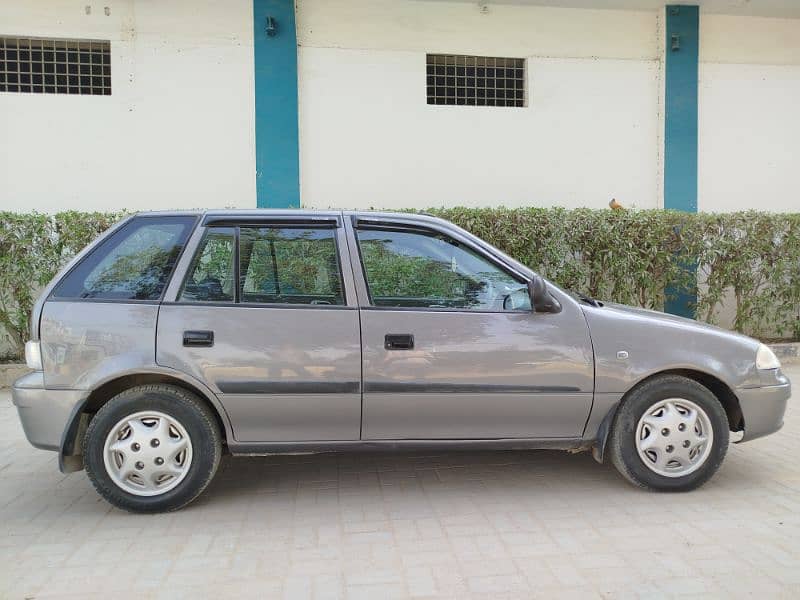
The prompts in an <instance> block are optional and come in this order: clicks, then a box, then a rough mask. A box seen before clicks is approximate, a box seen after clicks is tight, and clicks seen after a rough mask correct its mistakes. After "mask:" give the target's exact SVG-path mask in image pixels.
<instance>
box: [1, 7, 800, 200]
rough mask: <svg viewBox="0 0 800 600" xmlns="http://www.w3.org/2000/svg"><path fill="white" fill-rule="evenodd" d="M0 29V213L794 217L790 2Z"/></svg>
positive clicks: (34, 24) (5, 23) (795, 82)
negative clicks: (266, 209)
mask: <svg viewBox="0 0 800 600" xmlns="http://www.w3.org/2000/svg"><path fill="white" fill-rule="evenodd" d="M0 38H2V40H3V42H2V44H3V46H2V48H0V51H2V53H3V57H2V61H3V62H0V72H2V76H3V77H4V80H2V81H0V209H3V210H15V211H30V210H39V211H46V212H54V211H58V210H64V209H76V210H112V209H122V208H125V209H129V210H136V209H158V208H195V207H227V206H231V207H247V208H252V207H256V206H278V207H280V206H297V205H302V206H306V207H314V208H327V207H334V208H340V207H341V208H361V207H375V208H388V209H391V208H401V207H402V208H407V207H417V208H425V207H434V206H453V205H467V206H493V205H505V206H565V207H579V206H587V207H594V208H601V207H605V206H607V204H608V202H609V200H610V199H611V198H616V199H617V200H618V201H619V202H620V203H622V204H623V205H624V206H629V207H631V206H635V207H639V208H662V207H666V208H677V209H681V210H701V211H732V210H743V209H749V208H757V209H767V210H774V211H798V210H800V197H798V193H797V185H796V176H795V170H796V166H795V165H796V164H797V163H798V159H800V117H798V107H799V106H800V2H796V1H794V0H749V1H747V2H743V1H742V0H705V1H696V2H694V3H692V4H685V5H671V4H666V3H664V2H662V1H658V0H607V1H601V0H598V1H596V2H593V1H590V0H539V1H535V0H531V1H526V0H509V1H501V0H496V1H489V2H476V1H472V0H470V1H458V0H453V1H447V0H295V1H294V2H292V0H224V1H223V0H217V1H214V0H191V1H190V0H159V1H152V0H106V1H105V2H103V3H100V4H95V3H92V0H80V1H78V0H41V1H38V2H19V1H11V0H6V1H4V2H2V3H0ZM26 57H27V58H26ZM86 57H88V58H86ZM73 63H75V64H73Z"/></svg>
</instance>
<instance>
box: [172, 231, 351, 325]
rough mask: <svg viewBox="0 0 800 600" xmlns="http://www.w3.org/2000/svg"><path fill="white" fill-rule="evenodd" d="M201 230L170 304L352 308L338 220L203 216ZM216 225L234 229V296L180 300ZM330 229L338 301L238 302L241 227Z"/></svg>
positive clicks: (327, 308) (239, 295)
mask: <svg viewBox="0 0 800 600" xmlns="http://www.w3.org/2000/svg"><path fill="white" fill-rule="evenodd" d="M202 228H203V233H202V235H201V236H200V239H199V240H198V242H197V244H196V245H195V246H194V248H193V254H192V257H191V260H190V261H189V263H188V264H187V266H186V270H185V271H184V273H183V277H182V281H181V284H180V287H178V289H177V292H176V294H175V301H174V302H171V304H177V305H184V306H219V307H242V308H298V309H323V310H335V309H346V310H352V309H353V308H354V307H353V306H350V303H349V300H350V298H349V296H348V293H347V282H346V280H345V273H344V269H343V266H342V248H341V245H340V244H339V231H340V230H341V225H340V224H339V221H338V219H336V220H334V219H319V220H309V219H292V218H286V219H282V218H278V219H274V220H266V221H259V220H258V219H253V218H252V217H250V218H247V217H244V218H228V217H222V218H214V219H213V220H211V219H209V218H208V217H206V220H205V221H204V223H203V226H202ZM217 228H224V229H233V231H234V246H233V254H234V259H233V260H234V264H233V270H234V273H233V275H234V282H235V286H234V287H235V289H234V299H233V301H212V302H203V301H202V300H184V299H182V298H181V294H182V293H183V290H184V288H185V286H186V282H187V281H188V280H189V277H190V275H191V273H192V267H193V266H194V261H195V257H196V256H197V255H198V254H197V253H198V252H199V251H200V248H201V247H202V246H203V242H204V241H205V239H206V237H207V236H208V235H209V233H210V232H211V231H213V230H214V229H217ZM243 228H244V229H330V230H332V231H333V235H332V236H331V237H332V239H333V244H334V251H335V255H336V268H337V269H338V274H339V281H340V284H341V293H342V304H310V303H309V304H304V303H302V304H301V303H289V302H242V299H241V297H242V291H241V286H242V284H241V281H240V279H241V273H240V270H241V265H240V251H241V250H240V243H241V242H240V240H241V235H240V234H241V230H242V229H243Z"/></svg>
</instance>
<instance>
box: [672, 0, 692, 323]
mask: <svg viewBox="0 0 800 600" xmlns="http://www.w3.org/2000/svg"><path fill="white" fill-rule="evenodd" d="M699 29H700V11H699V8H698V7H697V6H684V5H680V6H667V7H666V30H667V39H666V46H665V55H666V56H665V60H664V62H665V67H664V73H665V82H664V83H665V85H664V87H665V96H664V108H665V112H664V208H666V209H672V210H682V211H686V212H697V86H698V61H699V52H698V50H699V37H700V31H699ZM685 267H686V269H688V270H690V271H691V272H692V273H695V272H696V270H697V269H696V265H694V264H686V265H685ZM667 294H668V295H669V296H673V298H671V299H668V300H667V304H666V307H665V310H666V311H667V312H670V313H673V314H677V315H683V316H688V317H691V316H693V305H694V304H695V303H696V302H697V291H696V287H695V286H692V288H691V289H685V288H677V287H673V288H671V289H669V290H667Z"/></svg>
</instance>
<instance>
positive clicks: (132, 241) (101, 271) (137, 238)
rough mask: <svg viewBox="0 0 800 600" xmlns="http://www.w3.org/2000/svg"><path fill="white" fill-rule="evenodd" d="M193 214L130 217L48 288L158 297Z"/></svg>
mask: <svg viewBox="0 0 800 600" xmlns="http://www.w3.org/2000/svg"><path fill="white" fill-rule="evenodd" d="M195 220H196V219H195V217H138V218H135V219H132V220H131V221H130V222H128V223H127V224H125V225H123V226H122V227H121V228H120V229H119V230H118V231H116V232H114V233H113V234H112V235H111V237H109V238H107V239H106V240H104V241H103V242H102V243H101V244H100V245H99V246H98V247H97V248H95V249H94V250H93V251H92V252H91V253H90V254H89V255H88V256H87V257H86V258H85V259H84V260H83V261H82V262H80V263H79V264H78V266H77V267H76V268H75V269H73V270H72V271H71V272H70V273H69V274H68V275H67V276H66V277H65V278H64V279H63V280H62V281H61V282H60V283H59V284H58V286H57V287H56V288H55V289H54V290H53V297H54V298H76V299H77V298H81V299H100V300H158V299H160V298H161V294H162V293H163V291H164V288H165V286H166V284H167V281H169V278H170V275H171V274H172V270H173V268H174V267H175V263H176V262H177V260H178V256H179V255H180V253H181V250H182V249H183V246H184V244H185V243H186V238H188V237H189V233H190V232H191V230H192V226H193V225H194V222H195Z"/></svg>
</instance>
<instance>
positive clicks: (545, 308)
mask: <svg viewBox="0 0 800 600" xmlns="http://www.w3.org/2000/svg"><path fill="white" fill-rule="evenodd" d="M528 293H529V294H530V296H531V306H533V311H534V312H537V313H550V312H558V311H559V309H560V308H561V307H560V306H559V305H558V302H557V301H556V299H555V298H553V296H551V295H550V292H548V291H547V284H546V283H545V281H544V279H542V277H540V276H539V275H534V276H533V279H531V280H530V281H529V282H528Z"/></svg>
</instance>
